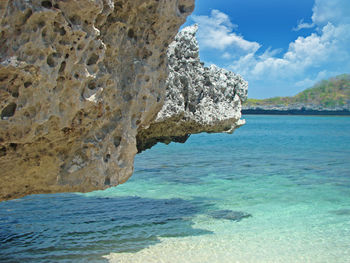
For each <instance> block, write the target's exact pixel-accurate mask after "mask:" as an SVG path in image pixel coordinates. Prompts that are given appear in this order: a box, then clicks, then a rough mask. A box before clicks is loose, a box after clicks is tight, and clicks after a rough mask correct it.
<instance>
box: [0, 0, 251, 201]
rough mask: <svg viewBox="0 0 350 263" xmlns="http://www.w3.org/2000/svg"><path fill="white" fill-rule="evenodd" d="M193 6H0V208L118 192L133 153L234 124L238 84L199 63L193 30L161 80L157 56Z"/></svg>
mask: <svg viewBox="0 0 350 263" xmlns="http://www.w3.org/2000/svg"><path fill="white" fill-rule="evenodd" d="M193 7H194V4H193V0H176V1H175V0H174V1H166V0H133V1H128V0H114V1H112V0H95V1H81V0H72V1H65V0H51V1H38V0H32V1H25V0H11V1H9V0H7V1H2V2H1V3H0V35H1V37H0V96H1V100H0V112H1V120H0V178H1V181H0V200H6V199H11V198H16V197H21V196H24V195H27V194H32V193H53V192H65V191H81V192H86V191H91V190H95V189H104V188H106V187H109V186H114V185H118V184H120V183H124V182H125V181H126V180H127V179H128V178H129V177H130V176H131V174H132V171H133V161H134V156H135V154H136V153H137V151H142V150H144V149H147V148H150V147H151V146H152V145H154V144H155V143H156V142H158V141H163V142H169V141H171V140H173V141H184V140H185V139H186V138H187V137H188V135H189V134H190V133H197V132H201V131H207V132H219V131H228V132H230V131H232V130H233V129H234V128H235V127H236V126H239V125H241V124H242V123H241V122H240V121H239V118H240V105H241V100H243V99H244V98H245V96H246V86H247V85H246V83H245V82H244V81H243V80H242V79H241V78H240V77H238V76H237V75H234V74H233V73H230V72H227V71H224V70H220V69H218V68H216V67H211V68H204V67H203V66H202V65H201V64H200V61H199V57H198V45H197V43H196V41H195V39H194V34H195V28H189V29H186V30H185V31H184V32H182V33H180V34H179V35H178V36H177V40H178V41H179V40H181V41H184V43H183V45H184V47H183V48H181V44H180V45H179V44H178V43H176V42H175V43H174V44H172V45H171V47H170V48H169V52H168V56H169V65H170V66H169V71H170V75H169V78H168V80H167V83H166V79H167V76H168V69H167V66H168V63H167V56H166V50H167V48H168V46H169V43H170V42H171V41H172V40H173V39H174V36H175V34H176V32H177V31H178V28H179V26H180V25H181V24H182V23H183V22H184V21H185V19H186V17H187V15H189V14H190V13H191V12H192V10H193ZM182 52H185V53H182ZM137 148H138V149H137Z"/></svg>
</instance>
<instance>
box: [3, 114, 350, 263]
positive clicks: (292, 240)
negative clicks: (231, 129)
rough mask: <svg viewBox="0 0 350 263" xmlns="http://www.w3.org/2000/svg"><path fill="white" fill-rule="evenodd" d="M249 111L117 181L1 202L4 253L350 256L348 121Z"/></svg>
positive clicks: (31, 256)
mask: <svg viewBox="0 0 350 263" xmlns="http://www.w3.org/2000/svg"><path fill="white" fill-rule="evenodd" d="M245 118H246V120H247V124H246V125H245V126H244V127H242V128H240V129H239V130H237V131H236V132H235V134H233V135H226V134H200V135H196V136H192V137H191V138H190V139H189V140H188V142H186V144H170V145H168V146H166V145H161V144H160V145H157V146H156V147H154V148H152V150H148V151H146V152H144V153H142V154H140V155H138V156H137V158H136V161H135V174H134V175H133V177H132V179H131V180H129V181H128V182H127V183H126V184H124V185H121V186H118V187H116V188H111V189H108V190H106V191H97V192H93V193H88V194H56V195H34V196H28V197H25V198H22V199H18V200H12V201H8V202H2V203H0V262H107V260H110V261H111V262H350V118H349V117H304V116H246V117H245Z"/></svg>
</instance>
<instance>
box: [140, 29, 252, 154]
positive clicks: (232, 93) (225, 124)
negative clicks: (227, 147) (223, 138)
mask: <svg viewBox="0 0 350 263" xmlns="http://www.w3.org/2000/svg"><path fill="white" fill-rule="evenodd" d="M197 30H198V27H197V25H194V26H190V27H186V28H184V29H183V30H182V31H181V32H179V33H178V34H177V35H176V37H175V41H174V42H172V43H171V45H170V46H169V49H168V52H167V55H168V61H169V76H168V79H167V85H166V97H165V101H164V106H163V108H162V109H161V111H160V112H159V113H158V115H157V118H156V120H155V121H154V122H152V124H151V125H150V127H149V128H148V129H143V130H141V131H139V133H138V136H137V142H138V149H139V151H142V150H144V149H147V148H150V147H152V146H153V145H154V144H156V143H157V142H164V143H169V142H171V141H175V142H185V141H186V140H187V138H188V137H189V135H190V134H194V133H200V132H209V133H211V132H228V133H231V132H233V131H234V130H235V129H236V128H238V127H240V126H241V125H243V124H244V120H241V119H240V118H241V108H242V102H244V101H245V100H246V99H247V92H248V83H247V82H246V81H245V80H243V78H242V77H241V76H240V75H238V74H235V73H233V72H230V71H227V70H225V69H221V68H218V67H216V66H215V65H211V66H210V67H209V68H208V67H204V65H203V64H204V63H202V62H201V61H200V58H199V47H198V42H197V40H196V37H195V35H196V32H197Z"/></svg>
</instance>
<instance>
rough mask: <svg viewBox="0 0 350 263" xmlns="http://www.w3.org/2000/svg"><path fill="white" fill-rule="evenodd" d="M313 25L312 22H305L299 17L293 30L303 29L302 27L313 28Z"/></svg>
mask: <svg viewBox="0 0 350 263" xmlns="http://www.w3.org/2000/svg"><path fill="white" fill-rule="evenodd" d="M313 27H315V24H314V23H305V22H304V19H301V20H300V21H299V22H298V25H297V26H296V27H295V28H293V31H299V30H301V29H304V28H313Z"/></svg>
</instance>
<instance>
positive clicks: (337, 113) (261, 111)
mask: <svg viewBox="0 0 350 263" xmlns="http://www.w3.org/2000/svg"><path fill="white" fill-rule="evenodd" d="M242 115H314V116H315V115H316V116H319V115H322V116H350V111H348V110H334V111H333V110H308V109H290V110H275V109H271V110H265V109H259V108H257V109H246V110H242Z"/></svg>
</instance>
